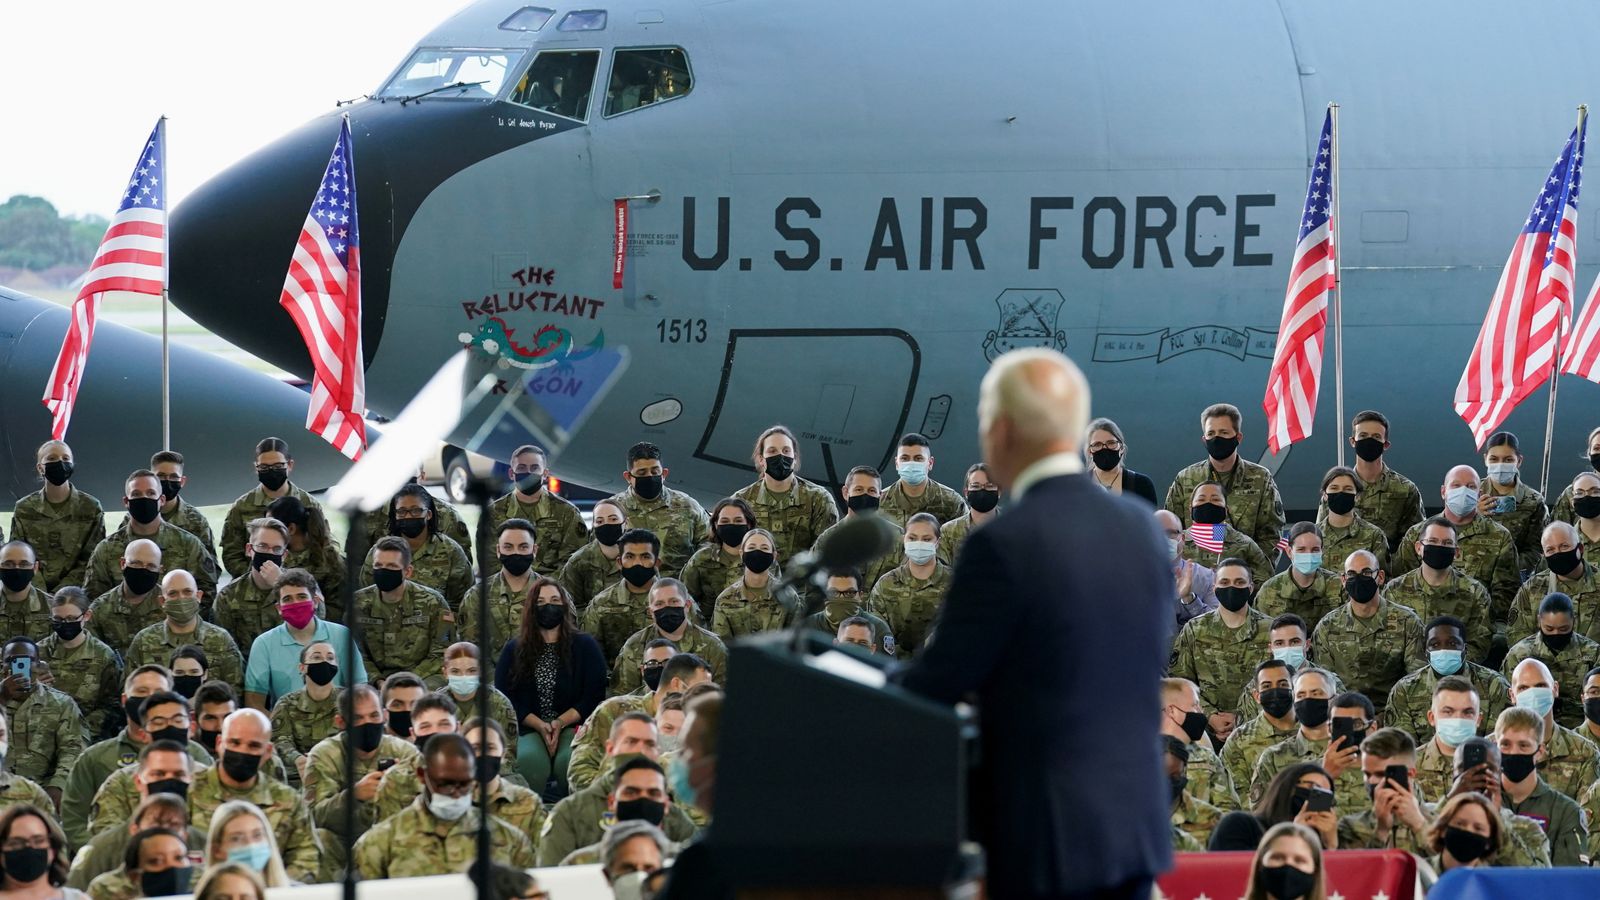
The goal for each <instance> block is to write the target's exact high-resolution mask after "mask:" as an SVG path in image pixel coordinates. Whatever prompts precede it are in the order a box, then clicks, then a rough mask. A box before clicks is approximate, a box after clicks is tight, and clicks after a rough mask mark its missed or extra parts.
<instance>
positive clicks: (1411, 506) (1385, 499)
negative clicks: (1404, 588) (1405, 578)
mask: <svg viewBox="0 0 1600 900" xmlns="http://www.w3.org/2000/svg"><path fill="white" fill-rule="evenodd" d="M1356 481H1357V482H1358V483H1359V484H1360V487H1361V492H1360V493H1358V494H1356V516H1357V518H1359V519H1362V520H1365V521H1367V522H1371V523H1372V524H1373V525H1376V526H1378V529H1379V530H1380V531H1382V532H1383V536H1384V539H1385V540H1387V541H1388V542H1389V546H1390V547H1393V546H1395V541H1396V540H1397V539H1399V537H1400V535H1402V534H1404V533H1405V532H1406V530H1407V529H1409V528H1411V527H1412V526H1414V525H1416V524H1417V523H1418V522H1421V521H1422V520H1423V518H1424V517H1423V512H1422V492H1421V491H1418V490H1417V486H1416V485H1415V484H1413V483H1412V482H1411V479H1409V478H1407V477H1405V476H1404V475H1401V474H1400V473H1399V472H1396V471H1395V470H1393V469H1391V468H1389V467H1388V466H1387V465H1385V466H1384V467H1383V474H1382V475H1379V476H1378V480H1377V481H1374V482H1372V483H1371V484H1368V483H1367V482H1366V481H1365V480H1364V479H1363V478H1362V477H1361V476H1360V475H1357V476H1356ZM1327 517H1328V498H1326V497H1323V498H1322V501H1321V502H1320V503H1318V504H1317V523H1318V524H1321V523H1322V521H1323V520H1325V519H1326V518H1327ZM1406 540H1407V541H1409V540H1410V539H1409V538H1407V539H1406ZM1339 562H1341V563H1343V562H1344V560H1340V561H1339ZM1412 565H1415V563H1412ZM1402 571H1404V570H1402Z"/></svg>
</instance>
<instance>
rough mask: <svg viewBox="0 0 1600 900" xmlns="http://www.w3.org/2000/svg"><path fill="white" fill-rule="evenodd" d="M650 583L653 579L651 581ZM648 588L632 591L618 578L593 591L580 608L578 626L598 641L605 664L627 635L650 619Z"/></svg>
mask: <svg viewBox="0 0 1600 900" xmlns="http://www.w3.org/2000/svg"><path fill="white" fill-rule="evenodd" d="M651 584H652V585H653V584H654V582H651ZM649 607H650V588H649V587H646V588H645V589H644V590H642V591H639V592H635V591H634V589H633V585H631V584H629V583H628V582H626V581H619V582H617V583H616V584H614V585H612V586H611V587H608V588H606V589H605V590H603V591H601V592H600V593H598V594H595V595H594V599H593V600H591V601H590V602H589V608H588V609H586V610H584V611H583V619H582V623H581V626H582V630H583V631H585V632H587V633H588V634H589V635H590V636H591V637H593V638H594V639H595V640H596V641H599V642H600V651H601V652H602V653H604V654H605V657H606V665H608V666H609V665H611V664H612V662H613V661H614V660H615V659H616V658H617V654H618V653H621V652H622V645H623V644H624V643H626V642H627V640H628V636H629V635H631V634H633V633H634V632H635V631H638V630H639V628H640V626H642V625H644V624H646V623H648V622H649V621H650V613H649V611H648V610H649Z"/></svg>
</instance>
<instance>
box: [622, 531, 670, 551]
mask: <svg viewBox="0 0 1600 900" xmlns="http://www.w3.org/2000/svg"><path fill="white" fill-rule="evenodd" d="M629 544H649V545H650V552H651V553H652V554H653V555H655V556H657V557H659V556H661V538H659V537H656V533H655V532H654V531H651V530H650V529H648V528H630V529H628V530H627V531H625V532H623V533H622V537H620V538H617V546H618V547H626V546H627V545H629Z"/></svg>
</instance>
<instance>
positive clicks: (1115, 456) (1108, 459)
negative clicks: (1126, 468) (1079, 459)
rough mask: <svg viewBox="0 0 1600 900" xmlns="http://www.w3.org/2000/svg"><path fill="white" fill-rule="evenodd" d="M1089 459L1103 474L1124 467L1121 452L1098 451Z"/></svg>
mask: <svg viewBox="0 0 1600 900" xmlns="http://www.w3.org/2000/svg"><path fill="white" fill-rule="evenodd" d="M1089 458H1090V459H1092V460H1094V467H1095V468H1096V469H1099V470H1100V471H1102V472H1109V471H1111V470H1112V469H1115V468H1116V467H1117V466H1120V465H1122V451H1121V450H1110V449H1105V450H1096V451H1094V452H1093V453H1091V454H1089Z"/></svg>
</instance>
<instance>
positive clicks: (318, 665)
mask: <svg viewBox="0 0 1600 900" xmlns="http://www.w3.org/2000/svg"><path fill="white" fill-rule="evenodd" d="M338 674H339V667H338V666H337V665H335V664H334V663H331V662H326V661H323V662H314V663H308V664H307V665H306V680H307V681H310V682H311V683H312V684H314V685H316V686H317V687H325V686H327V685H329V684H332V683H333V679H334V678H335V677H337V676H338Z"/></svg>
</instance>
